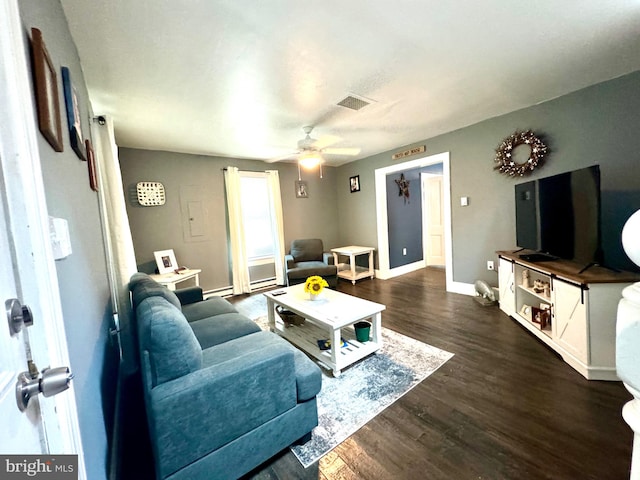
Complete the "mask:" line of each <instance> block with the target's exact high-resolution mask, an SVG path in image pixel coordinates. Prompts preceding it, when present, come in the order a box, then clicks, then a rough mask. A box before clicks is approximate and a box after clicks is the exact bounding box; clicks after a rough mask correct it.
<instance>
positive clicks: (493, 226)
mask: <svg viewBox="0 0 640 480" xmlns="http://www.w3.org/2000/svg"><path fill="white" fill-rule="evenodd" d="M638 92H640V72H635V73H633V74H630V75H626V76H624V77H621V78H618V79H615V80H612V81H609V82H605V83H602V84H599V85H595V86H593V87H589V88H586V89H583V90H580V91H577V92H574V93H572V94H569V95H565V96H563V97H560V98H557V99H554V100H551V101H548V102H545V103H542V104H540V105H536V106H534V107H530V108H526V109H523V110H519V111H517V112H513V113H510V114H508V115H503V116H501V117H497V118H492V119H489V120H486V121H484V122H481V123H478V124H475V125H471V126H469V127H466V128H463V129H460V130H457V131H454V132H451V133H448V134H445V135H440V136H438V137H435V138H431V139H426V140H422V141H419V142H416V143H415V144H412V145H407V146H399V147H398V148H397V149H394V150H393V151H389V152H384V153H381V154H379V155H374V156H372V157H369V158H366V159H362V160H359V161H357V162H353V163H349V164H347V165H344V166H342V167H339V168H338V173H337V178H336V180H337V182H338V184H339V185H345V188H344V189H342V188H340V189H338V204H339V205H340V209H339V210H338V212H337V213H338V231H339V232H340V238H339V242H340V243H342V244H363V245H377V233H376V218H375V192H374V190H375V189H374V171H375V169H377V168H382V167H386V166H389V165H392V164H395V163H397V162H394V161H392V160H391V155H392V154H393V153H395V152H396V151H398V150H404V149H406V148H409V147H411V146H418V145H424V144H426V146H427V155H434V154H437V153H441V152H450V155H451V198H452V200H451V201H452V205H451V209H452V223H453V225H452V229H453V277H454V278H453V279H454V281H457V282H464V283H473V282H474V281H475V280H477V279H483V280H486V281H488V282H489V283H491V284H494V285H496V284H497V274H496V273H495V272H488V271H487V270H486V261H487V260H493V259H495V258H496V255H495V251H496V250H501V249H514V248H515V247H516V242H515V205H514V185H515V184H516V183H518V182H520V181H522V179H514V178H509V177H507V176H505V175H501V174H499V173H497V172H496V171H494V170H493V167H494V158H495V149H496V148H497V146H498V145H499V144H500V142H501V141H502V140H503V139H504V138H506V137H508V136H509V135H511V134H512V133H513V132H514V131H516V130H523V129H532V130H533V131H534V132H535V133H536V134H537V135H539V136H543V137H544V139H545V142H546V143H547V145H548V146H549V149H550V154H549V155H548V157H547V161H546V162H545V165H544V166H542V167H540V168H538V169H537V170H536V171H535V172H534V173H533V174H532V175H531V176H530V177H529V178H531V179H534V178H541V177H546V176H549V175H554V174H556V173H560V172H565V171H569V170H574V169H577V168H581V167H586V166H589V165H594V164H599V165H600V168H601V172H602V203H603V204H602V209H603V210H602V217H603V242H604V250H605V261H606V263H607V264H609V265H611V266H617V267H621V268H625V269H634V268H635V267H634V266H633V264H631V262H629V261H628V259H627V258H626V255H624V252H623V251H622V249H621V245H620V232H621V230H622V226H623V225H624V222H625V221H626V219H627V218H628V217H629V216H630V215H631V213H633V212H634V211H636V210H638V209H639V208H640V174H638V165H639V164H640V162H639V160H640V136H639V135H638V131H640V95H638ZM411 159H412V158H409V159H406V160H411ZM353 175H360V183H361V192H359V193H358V194H349V191H348V190H347V188H346V185H348V180H349V177H350V176H353ZM461 196H468V197H470V205H469V206H468V207H461V206H460V201H459V199H460V197H461Z"/></svg>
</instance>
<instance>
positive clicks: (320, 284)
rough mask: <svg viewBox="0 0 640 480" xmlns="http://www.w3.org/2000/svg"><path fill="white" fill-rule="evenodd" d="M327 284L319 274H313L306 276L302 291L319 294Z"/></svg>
mask: <svg viewBox="0 0 640 480" xmlns="http://www.w3.org/2000/svg"><path fill="white" fill-rule="evenodd" d="M328 286H329V284H328V283H327V281H326V280H325V279H324V278H322V277H320V276H319V275H313V276H312V277H309V278H307V281H306V282H305V284H304V291H305V293H309V294H311V295H320V293H321V292H322V290H323V289H324V287H328Z"/></svg>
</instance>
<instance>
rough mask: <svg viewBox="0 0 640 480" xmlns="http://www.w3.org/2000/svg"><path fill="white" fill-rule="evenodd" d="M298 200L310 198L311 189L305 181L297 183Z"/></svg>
mask: <svg viewBox="0 0 640 480" xmlns="http://www.w3.org/2000/svg"><path fill="white" fill-rule="evenodd" d="M296 198H309V188H308V187H307V182H305V181H304V180H297V181H296Z"/></svg>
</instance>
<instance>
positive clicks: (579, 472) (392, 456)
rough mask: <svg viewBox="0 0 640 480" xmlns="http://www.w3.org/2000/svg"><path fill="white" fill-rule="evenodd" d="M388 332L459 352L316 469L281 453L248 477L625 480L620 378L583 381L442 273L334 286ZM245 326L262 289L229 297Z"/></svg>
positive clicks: (628, 435) (627, 439) (259, 305)
mask: <svg viewBox="0 0 640 480" xmlns="http://www.w3.org/2000/svg"><path fill="white" fill-rule="evenodd" d="M338 289H339V290H340V291H342V292H345V293H349V294H352V295H356V296H359V297H362V298H366V299H369V300H372V301H376V302H380V303H383V304H385V305H386V306H387V309H386V310H385V311H384V312H383V317H382V323H383V325H384V326H385V327H387V328H390V329H392V330H395V331H397V332H400V333H402V334H404V335H407V336H410V337H413V338H416V339H418V340H420V341H423V342H425V343H428V344H431V345H434V346H436V347H439V348H442V349H444V350H448V351H450V352H452V353H454V354H455V356H454V357H453V358H452V359H451V360H449V361H448V362H447V363H446V364H445V365H444V366H443V367H441V368H440V369H439V370H438V371H437V372H435V373H434V374H433V375H431V376H430V377H428V378H427V379H426V380H425V381H424V382H422V383H421V384H420V385H418V386H417V387H415V388H414V389H413V390H411V391H410V392H408V393H407V394H406V395H405V396H403V397H402V398H400V399H399V400H398V401H397V402H396V403H394V404H393V405H391V406H390V407H389V408H387V409H386V410H384V411H383V412H382V413H381V414H380V415H378V416H376V417H375V418H374V419H373V420H371V421H370V422H369V423H368V424H367V425H365V426H364V427H363V428H361V429H360V430H359V431H358V432H356V433H355V434H354V435H352V436H351V437H350V438H349V439H348V440H346V441H345V442H343V443H342V444H341V445H339V446H338V447H337V448H335V449H334V450H333V451H332V452H331V453H329V454H328V455H326V456H325V457H324V458H322V459H321V460H320V461H319V462H318V464H316V465H313V466H311V467H309V468H308V469H306V470H305V469H303V468H302V466H301V465H300V464H299V462H298V461H297V460H296V458H295V457H294V455H293V454H292V453H291V452H289V451H288V450H285V451H283V452H281V454H280V455H278V456H276V457H275V458H274V459H272V460H271V461H269V462H267V463H265V464H263V465H262V466H261V467H259V468H257V469H256V470H255V471H253V472H251V474H249V475H247V476H246V478H247V479H261V480H262V479H283V480H290V479H321V480H324V479H332V480H333V479H364V480H384V479H394V480H398V479H433V480H437V479H457V480H464V479H581V480H582V479H598V480H600V479H607V480H615V479H621V480H622V479H628V478H629V470H630V464H631V447H632V440H633V436H632V432H631V430H630V428H629V427H628V425H627V424H626V423H625V422H624V420H623V419H622V416H621V410H622V406H623V405H624V404H625V403H626V402H627V401H628V400H630V399H631V395H630V394H629V393H628V392H627V391H626V390H625V389H624V387H623V386H622V384H621V383H619V382H599V381H587V380H585V379H584V378H583V377H582V376H581V375H580V374H578V373H577V372H575V371H574V370H573V369H572V368H571V367H569V366H568V365H567V364H565V363H564V362H563V361H562V359H561V358H559V357H558V356H557V355H556V354H555V353H554V352H553V351H552V350H550V349H549V348H547V347H546V346H545V345H543V344H542V343H541V342H539V341H538V340H537V339H536V338H535V337H533V336H532V335H530V334H529V333H528V332H526V331H525V330H524V329H523V328H522V327H520V326H519V325H518V324H517V323H516V322H515V321H514V320H512V319H510V318H509V317H507V316H506V315H504V314H503V313H502V312H501V311H500V310H499V309H498V307H482V306H480V305H479V304H478V303H477V302H475V301H474V300H473V298H472V297H468V296H464V295H458V294H452V293H447V292H446V291H445V288H444V272H443V271H441V270H439V269H431V268H427V269H423V270H420V271H417V272H413V273H410V274H407V275H403V276H401V277H397V278H394V279H390V280H378V279H374V280H363V281H360V282H358V283H357V284H356V285H355V286H353V285H351V283H350V282H345V281H340V283H339V286H338ZM230 300H231V301H232V302H233V303H234V304H235V305H236V307H237V308H238V309H239V310H240V311H241V312H242V313H245V314H246V315H248V316H249V317H250V318H256V317H257V316H260V315H264V314H265V313H266V303H265V301H264V297H263V296H262V295H261V294H260V293H254V294H252V295H250V296H237V297H234V298H232V299H230Z"/></svg>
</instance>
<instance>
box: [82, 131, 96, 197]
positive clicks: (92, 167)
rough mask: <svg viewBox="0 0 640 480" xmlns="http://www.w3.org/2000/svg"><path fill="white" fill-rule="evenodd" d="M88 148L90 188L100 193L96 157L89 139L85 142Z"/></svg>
mask: <svg viewBox="0 0 640 480" xmlns="http://www.w3.org/2000/svg"><path fill="white" fill-rule="evenodd" d="M84 144H85V146H86V148H87V167H88V169H89V186H90V187H91V190H93V191H94V192H97V191H98V174H97V172H96V156H95V154H94V153H93V146H92V145H91V140H89V139H88V138H87V139H86V140H85V141H84Z"/></svg>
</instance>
